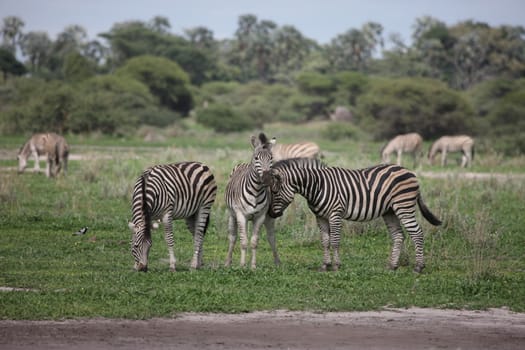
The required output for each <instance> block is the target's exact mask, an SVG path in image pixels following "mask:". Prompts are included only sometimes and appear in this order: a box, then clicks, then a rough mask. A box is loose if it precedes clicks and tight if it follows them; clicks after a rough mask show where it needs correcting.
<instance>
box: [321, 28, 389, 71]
mask: <svg viewBox="0 0 525 350" xmlns="http://www.w3.org/2000/svg"><path fill="white" fill-rule="evenodd" d="M382 32H383V27H382V26H381V25H380V24H378V23H375V22H368V23H365V24H364V25H363V27H362V28H361V30H358V29H353V28H352V29H349V30H348V31H346V32H345V33H343V34H339V35H338V36H336V37H335V38H334V39H332V40H331V41H330V44H328V45H326V46H325V53H326V55H327V58H328V61H329V62H330V65H331V67H332V70H333V71H338V70H359V71H364V70H365V69H366V68H367V66H368V65H369V63H370V61H371V60H372V56H373V53H374V52H375V50H376V48H377V46H378V45H379V46H383V39H382V37H381V35H382Z"/></svg>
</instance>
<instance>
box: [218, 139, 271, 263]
mask: <svg viewBox="0 0 525 350" xmlns="http://www.w3.org/2000/svg"><path fill="white" fill-rule="evenodd" d="M251 143H252V146H253V155H252V160H251V162H250V164H246V163H242V164H239V165H237V166H236V167H235V168H234V169H233V171H232V173H231V174H230V179H229V181H228V184H227V185H226V191H225V200H226V205H227V206H228V209H229V219H228V237H229V245H228V255H227V257H226V262H225V266H227V267H228V266H231V262H232V255H233V249H234V247H235V241H236V240H237V231H238V232H239V236H240V239H241V266H245V265H246V253H247V249H248V235H247V229H248V221H249V220H251V221H253V232H252V237H251V241H250V245H251V252H252V259H251V267H252V268H255V267H256V251H257V244H258V240H259V230H260V228H261V226H262V225H263V224H264V225H265V227H266V234H267V237H268V242H269V243H270V246H271V247H272V251H273V255H274V261H275V263H276V264H279V256H278V253H277V248H276V245H275V234H274V219H272V218H270V217H268V216H267V211H268V207H269V204H270V191H269V188H268V182H267V181H266V183H267V184H266V185H265V184H264V181H265V180H266V179H268V178H269V173H270V169H271V166H272V152H271V148H272V145H273V144H272V142H269V141H268V139H267V138H266V136H265V135H264V134H262V133H261V134H260V135H259V138H256V137H255V136H253V137H252V140H251Z"/></svg>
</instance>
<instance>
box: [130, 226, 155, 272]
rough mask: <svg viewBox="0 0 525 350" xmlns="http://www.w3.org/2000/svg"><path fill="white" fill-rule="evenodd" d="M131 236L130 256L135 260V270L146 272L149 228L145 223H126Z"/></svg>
mask: <svg viewBox="0 0 525 350" xmlns="http://www.w3.org/2000/svg"><path fill="white" fill-rule="evenodd" d="M128 226H129V228H130V229H131V232H132V233H133V236H132V238H131V254H132V255H133V258H134V259H135V266H134V267H135V270H137V271H143V272H147V271H148V255H149V249H150V248H151V228H150V227H148V226H147V225H146V224H145V223H143V222H139V223H133V222H130V223H128Z"/></svg>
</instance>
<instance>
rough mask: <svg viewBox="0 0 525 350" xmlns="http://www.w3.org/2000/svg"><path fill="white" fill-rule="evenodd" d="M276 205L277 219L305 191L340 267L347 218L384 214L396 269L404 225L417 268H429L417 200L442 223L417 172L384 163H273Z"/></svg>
mask: <svg viewBox="0 0 525 350" xmlns="http://www.w3.org/2000/svg"><path fill="white" fill-rule="evenodd" d="M269 182H270V186H271V191H272V195H273V198H272V203H271V205H270V209H269V215H270V216H271V217H274V218H276V217H279V216H281V215H282V214H283V212H284V210H285V209H286V207H287V206H288V205H289V204H290V202H291V201H292V199H293V197H294V194H295V193H299V194H300V195H301V196H303V197H304V198H305V199H306V200H307V201H308V206H309V208H310V210H311V211H312V212H313V213H314V214H315V216H316V219H317V224H318V226H319V229H320V231H321V241H322V245H323V249H324V257H323V265H322V267H321V269H322V270H323V271H326V270H327V268H328V267H329V266H330V265H331V263H332V259H331V256H330V250H331V252H332V254H333V262H334V265H333V266H332V267H333V269H334V270H337V269H338V268H339V265H340V259H339V242H340V234H341V226H342V220H343V219H346V220H351V221H368V220H372V219H375V218H378V217H380V216H382V217H383V220H384V221H385V223H386V226H387V228H388V231H389V232H390V235H391V237H392V241H393V247H392V253H391V256H390V268H391V269H396V268H397V267H398V266H399V255H400V253H401V249H402V244H403V240H404V235H403V229H402V226H401V225H403V226H404V227H405V229H406V230H407V231H408V234H409V235H410V237H411V238H412V240H413V242H414V244H415V251H416V267H415V269H414V271H415V272H421V271H422V270H423V268H424V267H425V263H424V256H423V232H422V230H421V227H420V226H419V224H418V222H417V221H416V203H417V205H418V206H419V209H420V210H421V212H422V214H423V216H424V217H425V219H427V220H428V221H429V222H430V223H431V224H433V225H440V224H441V221H440V220H439V219H438V218H437V217H435V216H434V214H432V213H431V212H430V210H429V209H428V208H427V206H426V205H425V204H424V202H423V199H422V198H421V193H420V191H419V185H418V181H417V178H416V176H415V174H414V173H412V172H410V171H408V170H407V169H405V168H402V167H400V166H398V165H389V164H382V165H378V166H373V167H370V168H366V169H361V170H350V169H345V168H337V167H328V166H325V165H324V164H322V163H321V162H320V161H317V160H310V159H289V160H283V161H281V162H278V163H276V164H274V165H273V167H272V176H271V178H270V180H269Z"/></svg>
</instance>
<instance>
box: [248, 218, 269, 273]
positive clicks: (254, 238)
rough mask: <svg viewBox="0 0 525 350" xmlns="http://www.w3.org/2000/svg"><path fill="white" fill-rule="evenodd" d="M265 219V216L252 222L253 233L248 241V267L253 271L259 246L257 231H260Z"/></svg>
mask: <svg viewBox="0 0 525 350" xmlns="http://www.w3.org/2000/svg"><path fill="white" fill-rule="evenodd" d="M265 219H266V214H265V215H262V216H260V217H258V218H255V219H254V220H253V232H252V238H251V240H250V246H251V249H252V261H251V264H250V266H251V268H252V269H255V268H256V265H257V245H258V244H259V231H260V230H261V226H262V225H263V223H264V221H265Z"/></svg>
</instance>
